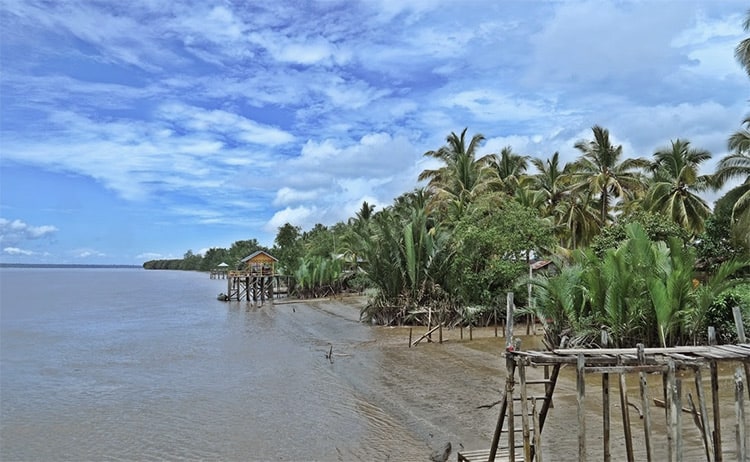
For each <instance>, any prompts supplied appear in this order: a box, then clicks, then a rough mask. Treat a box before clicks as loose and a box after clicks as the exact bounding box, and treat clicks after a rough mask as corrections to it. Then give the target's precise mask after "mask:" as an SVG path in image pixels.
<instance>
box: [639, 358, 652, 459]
mask: <svg viewBox="0 0 750 462" xmlns="http://www.w3.org/2000/svg"><path fill="white" fill-rule="evenodd" d="M639 379H640V388H641V405H642V406H643V437H644V440H645V444H646V460H647V461H648V462H651V461H652V460H653V456H652V455H651V402H650V399H649V396H648V380H647V378H646V373H645V372H641V373H640V374H639Z"/></svg>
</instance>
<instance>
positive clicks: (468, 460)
mask: <svg viewBox="0 0 750 462" xmlns="http://www.w3.org/2000/svg"><path fill="white" fill-rule="evenodd" d="M489 457H490V450H489V449H480V450H478V451H463V452H459V453H458V462H489ZM509 460H510V452H509V451H508V449H503V448H500V449H498V450H497V454H495V460H494V462H508V461H509ZM515 460H516V462H523V455H522V454H516V457H515Z"/></svg>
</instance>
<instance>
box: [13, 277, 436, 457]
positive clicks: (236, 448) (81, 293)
mask: <svg viewBox="0 0 750 462" xmlns="http://www.w3.org/2000/svg"><path fill="white" fill-rule="evenodd" d="M0 284H1V285H0V293H1V294H2V295H1V297H2V298H1V299H0V405H1V407H0V412H1V414H0V417H1V420H0V459H1V460H4V461H6V460H10V461H12V460H34V461H37V460H164V459H169V460H180V459H186V460H197V459H201V460H355V459H356V460H386V459H387V458H388V457H390V455H389V454H386V453H385V452H384V451H383V447H384V446H386V447H388V446H389V445H390V446H391V447H392V448H398V451H399V452H400V453H401V454H402V455H403V456H404V458H405V459H411V460H424V459H425V458H426V457H425V455H426V454H429V448H428V447H427V445H426V444H425V443H424V442H421V441H420V437H419V436H418V435H413V434H411V433H412V432H410V430H409V429H407V428H405V427H403V426H402V425H401V424H400V423H399V421H398V419H396V418H394V417H392V416H391V415H390V414H389V413H388V412H387V411H386V410H384V409H383V408H381V406H380V404H379V403H380V402H381V401H382V399H383V396H382V393H381V391H379V390H380V388H379V387H380V386H379V385H378V384H377V380H378V379H377V377H376V376H375V372H376V370H377V368H373V367H372V365H373V364H377V363H378V361H379V360H380V359H379V353H378V351H377V350H375V349H368V348H358V345H367V343H368V342H372V341H374V340H377V339H376V338H375V337H373V336H374V335H377V330H374V329H372V328H369V327H368V326H363V325H361V324H359V323H357V322H355V321H354V320H353V319H349V318H347V317H340V316H331V315H330V314H326V313H322V312H321V311H319V310H310V309H304V308H305V307H304V306H298V307H297V308H296V309H293V308H292V305H287V306H284V307H278V306H277V307H273V306H263V307H257V306H254V305H252V304H248V303H245V302H231V303H223V302H219V301H216V300H215V297H216V294H217V293H219V292H221V291H222V289H224V291H225V290H226V286H225V282H224V281H216V280H210V279H209V278H208V276H207V275H205V274H200V273H192V272H173V271H145V270H140V269H111V270H106V269H105V270H102V269H2V270H0ZM355 311H356V310H355ZM329 343H331V344H334V345H336V349H337V351H339V350H341V349H342V348H343V349H346V350H347V351H350V352H352V351H353V352H354V354H349V355H348V356H346V357H344V356H343V355H342V357H341V360H338V361H334V363H333V364H331V363H330V362H329V361H328V360H326V359H325V357H324V352H325V351H327V350H328V345H329ZM384 442H388V443H387V444H384Z"/></svg>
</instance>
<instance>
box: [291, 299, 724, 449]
mask: <svg viewBox="0 0 750 462" xmlns="http://www.w3.org/2000/svg"><path fill="white" fill-rule="evenodd" d="M363 303H364V302H363V300H362V299H358V298H343V299H340V300H329V301H316V302H312V303H309V304H302V306H299V305H298V307H297V308H296V309H297V310H299V309H314V310H319V311H322V312H325V313H328V314H329V315H331V316H336V317H340V318H343V319H348V320H351V321H353V322H356V321H357V320H358V313H359V309H360V308H361V306H362V304H363ZM279 309H282V310H285V309H286V307H279ZM372 329H374V330H376V331H377V332H378V335H377V338H378V341H376V342H371V343H368V344H367V345H361V346H359V347H358V348H365V349H376V350H378V351H380V352H381V353H382V359H381V361H380V362H379V364H376V365H371V366H372V367H374V368H375V369H376V371H375V372H376V373H377V375H378V376H379V377H378V381H377V383H376V384H369V385H368V384H360V386H362V388H363V391H365V392H366V394H368V395H370V396H372V399H373V404H375V405H378V406H382V407H383V408H384V409H387V411H388V412H389V413H391V414H393V415H394V416H395V417H396V418H397V419H400V420H402V423H403V424H404V425H405V426H406V427H407V428H409V429H410V430H412V431H413V432H414V434H415V437H416V438H417V439H421V440H423V441H424V443H425V444H426V445H427V446H429V447H430V448H432V449H433V450H437V449H439V448H441V447H442V445H443V444H444V443H445V442H451V443H452V446H453V448H454V452H455V451H459V450H461V448H465V449H467V450H469V449H484V448H488V447H489V445H490V442H491V440H492V434H493V431H494V427H495V423H496V419H497V415H498V413H499V408H498V406H494V407H491V408H486V406H487V405H491V404H492V403H495V402H496V401H497V400H499V399H500V398H501V396H502V395H501V390H502V389H503V388H504V385H505V360H504V358H503V357H502V354H501V353H502V351H503V349H504V346H505V339H504V338H503V337H502V336H501V335H502V334H501V332H500V333H499V336H498V337H495V329H494V327H488V328H478V329H474V330H473V340H468V336H467V335H466V331H467V330H466V329H464V338H463V340H461V339H460V334H459V331H458V329H450V330H449V329H444V330H443V344H437V343H421V344H420V345H418V346H416V347H412V348H409V346H408V335H409V328H408V327H380V326H373V327H372ZM424 331H426V328H414V336H415V338H416V335H417V332H419V333H420V334H421V333H424ZM525 333H526V327H525V326H523V325H521V326H519V327H518V328H517V329H516V335H517V336H518V337H520V338H521V340H522V347H523V348H528V349H542V348H543V347H542V345H541V332H540V330H539V329H537V332H536V333H537V334H538V335H531V336H526V335H525ZM433 338H434V339H436V338H437V337H436V336H434V337H433ZM332 347H333V351H334V353H336V352H338V353H341V354H343V355H346V356H342V357H340V358H337V357H336V356H334V360H335V361H340V362H341V363H344V364H346V362H347V361H356V356H357V350H356V349H354V350H351V349H350V348H348V347H347V346H346V345H332ZM349 355H351V356H349ZM342 367H345V366H342ZM734 367H735V365H731V364H730V365H724V367H723V368H722V369H720V391H721V396H722V401H721V404H722V408H721V415H722V429H723V441H724V444H723V449H724V454H725V457H726V458H728V459H731V458H732V457H736V456H735V455H734V454H735V453H734V451H735V448H736V443H735V438H734V425H735V423H736V420H735V411H734V407H733V406H734V395H733V390H734V388H733V386H734V384H733V373H734ZM541 374H542V371H541V370H531V371H529V375H530V378H538V377H541ZM704 376H707V374H704ZM690 379H691V378H690ZM704 380H705V379H704ZM589 382H590V383H589ZM626 382H627V384H628V389H629V390H630V394H631V400H632V401H633V402H639V400H638V399H637V396H638V394H637V390H638V377H636V376H635V375H633V376H627V377H626ZM649 386H650V388H651V390H652V391H651V396H656V397H658V396H660V390H661V386H662V383H661V375H659V374H655V375H650V376H649ZM587 387H588V390H590V391H589V395H587V398H586V399H587V417H586V421H587V447H588V448H589V459H590V460H601V458H602V449H601V447H602V426H603V423H602V412H601V406H602V404H601V383H600V376H598V375H592V376H588V377H587ZM693 387H694V385H693V383H692V380H688V377H686V378H685V381H684V383H683V399H684V400H685V401H686V400H687V394H688V393H691V394H692V395H693V396H694V397H695V396H696V393H695V390H694V389H693ZM704 387H708V383H707V382H706V383H704ZM576 399H577V397H576V378H575V368H573V367H564V368H563V369H562V371H561V375H560V379H559V381H558V384H557V388H556V391H555V395H554V408H553V409H551V410H550V414H549V416H548V420H547V423H546V425H545V429H544V434H543V435H542V450H543V453H544V454H545V455H546V456H547V457H553V458H554V460H574V459H577V457H578V452H577V451H578V440H577V430H576V429H577V421H576V419H577V418H576V412H577V401H576ZM614 401H616V400H613V404H612V405H611V412H612V423H611V425H612V426H611V435H612V436H611V438H612V439H611V441H612V443H611V444H612V457H613V460H621V459H623V458H625V455H626V454H625V440H624V432H623V427H622V422H621V415H622V413H621V410H620V406H619V403H614ZM651 413H652V420H653V422H652V425H653V427H652V428H653V430H652V431H653V435H652V444H653V446H654V456H655V457H657V459H661V458H666V456H667V453H666V448H667V436H666V425H665V414H664V412H663V410H661V409H659V408H656V407H652V409H651ZM629 415H630V419H631V422H632V431H633V435H634V436H633V438H634V441H635V448H636V449H635V456H636V460H645V452H644V447H643V444H639V443H638V441H640V440H641V439H642V437H643V430H642V420H641V419H640V415H639V411H638V409H636V408H632V409H630V410H629ZM682 425H683V441H684V444H685V453H684V456H685V460H701V459H703V458H704V457H705V456H704V452H703V451H704V450H703V447H702V443H701V436H700V433H699V431H698V430H697V428H696V426H695V425H694V423H693V422H692V418H691V417H690V415H689V414H685V415H684V417H683V424H682ZM383 450H384V451H392V458H394V459H398V445H397V444H395V445H393V446H391V445H390V444H389V443H388V442H384V444H383ZM452 457H455V456H452Z"/></svg>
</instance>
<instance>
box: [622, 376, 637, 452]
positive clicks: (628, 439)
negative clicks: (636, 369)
mask: <svg viewBox="0 0 750 462" xmlns="http://www.w3.org/2000/svg"><path fill="white" fill-rule="evenodd" d="M619 376H620V407H621V408H622V428H623V431H624V434H625V452H626V454H627V458H628V462H633V461H634V460H635V458H634V457H633V434H632V429H631V428H630V406H629V405H628V387H627V384H626V383H625V374H624V373H620V374H619Z"/></svg>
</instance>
